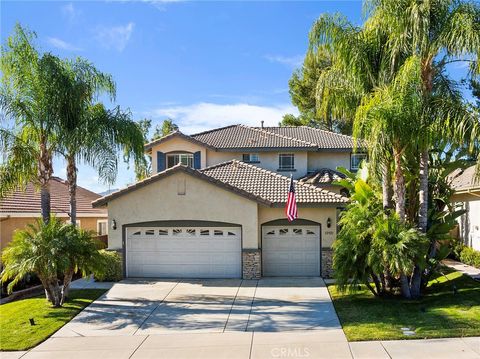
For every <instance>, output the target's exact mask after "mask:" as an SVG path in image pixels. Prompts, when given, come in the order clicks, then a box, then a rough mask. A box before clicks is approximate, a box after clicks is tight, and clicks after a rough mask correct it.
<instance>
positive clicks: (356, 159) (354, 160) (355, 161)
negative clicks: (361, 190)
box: [350, 153, 367, 170]
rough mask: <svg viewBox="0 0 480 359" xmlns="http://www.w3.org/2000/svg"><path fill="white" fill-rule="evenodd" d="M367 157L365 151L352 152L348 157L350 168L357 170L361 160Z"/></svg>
mask: <svg viewBox="0 0 480 359" xmlns="http://www.w3.org/2000/svg"><path fill="white" fill-rule="evenodd" d="M366 159H367V155H366V154H365V153H352V156H351V157H350V169H351V170H358V169H359V168H360V165H361V164H362V161H364V160H366Z"/></svg>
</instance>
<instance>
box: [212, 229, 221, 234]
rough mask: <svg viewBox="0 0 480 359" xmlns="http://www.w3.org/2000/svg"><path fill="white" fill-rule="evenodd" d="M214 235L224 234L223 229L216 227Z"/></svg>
mask: <svg viewBox="0 0 480 359" xmlns="http://www.w3.org/2000/svg"><path fill="white" fill-rule="evenodd" d="M213 235H214V236H223V231H221V230H219V229H215V230H214V231H213Z"/></svg>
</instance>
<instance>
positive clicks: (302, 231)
mask: <svg viewBox="0 0 480 359" xmlns="http://www.w3.org/2000/svg"><path fill="white" fill-rule="evenodd" d="M262 256H263V275H264V276H320V227H319V226H298V227H297V226H283V227H282V226H264V227H263V229H262Z"/></svg>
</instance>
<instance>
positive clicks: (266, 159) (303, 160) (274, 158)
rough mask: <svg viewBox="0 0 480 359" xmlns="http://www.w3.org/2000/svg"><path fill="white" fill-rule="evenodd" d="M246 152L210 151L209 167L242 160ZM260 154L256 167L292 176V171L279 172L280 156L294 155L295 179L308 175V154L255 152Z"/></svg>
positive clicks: (293, 172)
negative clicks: (283, 154) (282, 154)
mask: <svg viewBox="0 0 480 359" xmlns="http://www.w3.org/2000/svg"><path fill="white" fill-rule="evenodd" d="M243 153H248V152H247V151H245V152H223V151H220V152H215V151H211V150H209V151H208V153H207V165H208V166H212V165H214V164H217V163H222V162H225V161H229V160H232V159H238V160H240V161H241V160H242V154H243ZM254 153H258V157H259V160H260V163H254V164H253V165H254V166H257V167H261V168H265V169H267V170H269V171H272V172H278V173H280V174H282V175H285V176H290V171H278V155H279V154H281V153H293V154H294V155H295V160H294V161H295V162H294V164H295V171H292V175H293V177H294V178H299V177H303V176H305V175H306V174H307V152H305V151H304V152H295V151H281V152H254Z"/></svg>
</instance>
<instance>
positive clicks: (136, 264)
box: [126, 227, 241, 278]
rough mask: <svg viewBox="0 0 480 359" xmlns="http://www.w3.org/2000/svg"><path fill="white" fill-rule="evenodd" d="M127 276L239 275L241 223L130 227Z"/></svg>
mask: <svg viewBox="0 0 480 359" xmlns="http://www.w3.org/2000/svg"><path fill="white" fill-rule="evenodd" d="M126 237H127V241H126V272H127V273H126V274H127V277H171V278H181V277H184V278H239V277H240V276H241V230H240V227H130V228H127V236H126Z"/></svg>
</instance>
